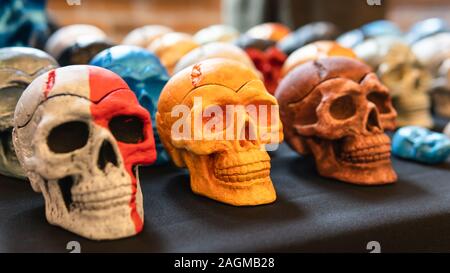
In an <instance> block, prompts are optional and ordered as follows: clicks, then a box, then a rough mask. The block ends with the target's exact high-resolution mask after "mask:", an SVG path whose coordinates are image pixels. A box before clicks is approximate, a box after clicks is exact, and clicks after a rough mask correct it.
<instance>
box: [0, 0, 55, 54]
mask: <svg viewBox="0 0 450 273" xmlns="http://www.w3.org/2000/svg"><path fill="white" fill-rule="evenodd" d="M46 2H47V0H14V1H1V5H0V18H1V20H0V48H2V47H9V46H30V47H36V48H42V47H43V45H44V43H45V41H46V40H47V38H48V35H49V32H50V31H49V27H48V23H49V22H48V20H49V19H48V16H47V14H46Z"/></svg>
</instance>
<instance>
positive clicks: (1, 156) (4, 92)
mask: <svg viewBox="0 0 450 273" xmlns="http://www.w3.org/2000/svg"><path fill="white" fill-rule="evenodd" d="M57 66H58V64H57V63H56V61H55V60H54V59H53V58H52V57H50V56H49V55H48V54H47V53H45V52H43V51H41V50H38V49H34V48H27V47H5V48H2V49H0V96H1V100H0V144H1V145H0V173H1V174H4V175H8V176H14V177H18V178H23V179H24V178H26V175H25V172H24V171H23V170H22V168H21V167H20V164H19V161H18V160H17V157H16V152H15V151H14V147H13V143H12V129H13V127H14V124H13V118H14V109H15V108H16V104H17V101H18V100H19V98H20V96H21V95H22V92H23V91H24V90H25V88H27V86H28V85H29V84H30V83H31V82H32V81H33V79H35V78H36V77H38V76H39V75H41V74H43V73H45V72H47V71H49V70H51V69H53V68H56V67H57Z"/></svg>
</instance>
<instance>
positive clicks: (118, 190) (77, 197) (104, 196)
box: [72, 185, 132, 203]
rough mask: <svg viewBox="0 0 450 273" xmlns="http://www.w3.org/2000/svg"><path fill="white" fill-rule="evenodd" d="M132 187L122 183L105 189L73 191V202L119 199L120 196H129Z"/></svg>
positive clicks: (98, 201) (97, 201)
mask: <svg viewBox="0 0 450 273" xmlns="http://www.w3.org/2000/svg"><path fill="white" fill-rule="evenodd" d="M131 194H132V189H131V186H130V185H123V186H119V187H115V188H113V189H107V190H97V191H95V192H89V193H73V194H72V200H73V202H74V203H100V202H108V201H111V200H116V199H120V198H122V197H124V196H125V197H127V198H128V199H129V198H130V196H131Z"/></svg>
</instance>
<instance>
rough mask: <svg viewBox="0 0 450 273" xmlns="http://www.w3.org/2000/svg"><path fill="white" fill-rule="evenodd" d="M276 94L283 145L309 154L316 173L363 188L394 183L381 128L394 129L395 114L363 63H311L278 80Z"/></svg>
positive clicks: (328, 60) (336, 59) (387, 142)
mask: <svg viewBox="0 0 450 273" xmlns="http://www.w3.org/2000/svg"><path fill="white" fill-rule="evenodd" d="M275 96H276V98H277V99H278V103H279V104H280V116H281V120H282V122H283V125H284V126H283V127H284V133H285V136H286V141H287V142H288V143H289V145H290V146H291V147H292V148H293V149H294V150H295V151H297V152H298V153H300V154H303V155H305V154H309V153H312V154H313V156H314V158H315V161H316V166H317V169H318V172H319V173H320V174H321V175H323V176H326V177H332V178H336V179H338V180H341V181H345V182H349V183H354V184H363V185H378V184H386V183H392V182H394V181H395V180H396V178H397V176H396V174H395V171H394V170H393V168H392V165H391V159H390V155H391V152H390V139H389V137H388V136H387V135H386V134H384V130H385V129H388V130H392V129H394V128H395V118H396V116H397V113H396V111H395V109H394V108H393V107H392V103H391V98H390V96H389V91H388V90H387V88H386V87H385V86H384V85H382V84H381V83H380V81H379V80H378V78H377V76H376V75H375V74H374V73H372V72H371V70H370V68H369V67H368V66H367V65H365V64H363V63H362V62H359V61H357V60H354V59H351V58H346V57H330V58H324V59H320V60H316V61H310V62H308V63H305V64H303V65H300V66H298V67H296V68H294V70H292V71H291V72H290V73H289V74H288V75H287V76H286V77H285V78H283V80H282V81H281V83H280V85H279V86H278V89H277V90H276V93H275Z"/></svg>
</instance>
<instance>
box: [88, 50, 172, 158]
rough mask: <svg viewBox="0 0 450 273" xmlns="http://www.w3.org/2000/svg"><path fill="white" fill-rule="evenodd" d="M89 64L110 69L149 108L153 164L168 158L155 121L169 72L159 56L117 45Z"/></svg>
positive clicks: (141, 103)
mask: <svg viewBox="0 0 450 273" xmlns="http://www.w3.org/2000/svg"><path fill="white" fill-rule="evenodd" d="M90 64H91V65H95V66H100V67H103V68H106V69H109V70H111V71H113V72H114V73H116V74H117V75H119V76H120V77H122V78H123V79H124V80H125V81H126V83H127V84H128V86H129V87H130V89H131V90H133V92H134V93H135V94H136V96H137V98H138V100H139V104H140V105H142V106H143V107H144V108H145V109H147V111H149V113H150V116H151V118H152V125H153V135H154V136H155V142H156V151H157V161H156V164H165V163H167V162H169V157H168V155H167V153H166V152H165V150H164V147H163V146H162V144H161V142H160V140H159V136H158V133H157V131H156V122H155V121H154V117H155V115H156V107H157V103H158V99H159V95H160V94H161V91H162V89H163V87H164V85H166V83H167V81H168V80H169V75H168V74H167V71H166V69H165V68H164V66H163V65H162V64H161V62H160V61H159V59H158V58H157V57H156V56H155V55H153V54H152V53H151V52H149V51H148V50H145V49H142V48H139V47H136V46H126V45H120V46H114V47H111V48H109V49H105V50H104V51H102V52H100V53H99V54H97V55H96V56H95V57H94V58H93V59H92V61H91V63H90Z"/></svg>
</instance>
